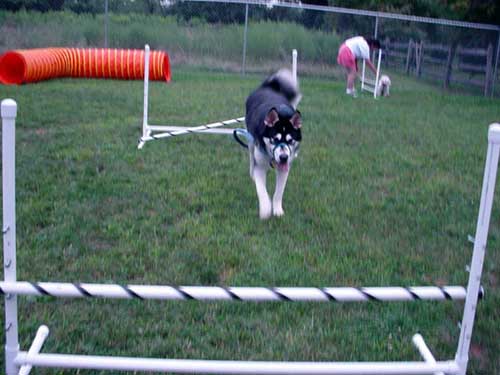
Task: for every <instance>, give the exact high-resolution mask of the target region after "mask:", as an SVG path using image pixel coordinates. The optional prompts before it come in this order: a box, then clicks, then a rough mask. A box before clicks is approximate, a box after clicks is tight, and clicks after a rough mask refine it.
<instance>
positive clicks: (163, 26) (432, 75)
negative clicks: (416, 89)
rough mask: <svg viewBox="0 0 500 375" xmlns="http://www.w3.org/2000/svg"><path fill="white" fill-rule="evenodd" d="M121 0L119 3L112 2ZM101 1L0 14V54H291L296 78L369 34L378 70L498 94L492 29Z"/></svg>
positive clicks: (245, 63)
mask: <svg viewBox="0 0 500 375" xmlns="http://www.w3.org/2000/svg"><path fill="white" fill-rule="evenodd" d="M120 4H121V6H120ZM123 4H125V3H124V2H118V1H113V0H105V1H104V2H103V6H102V13H98V14H93V15H92V14H84V13H82V14H78V15H77V14H73V15H71V14H69V15H68V14H67V13H68V12H65V13H66V16H65V17H63V16H61V15H60V14H57V13H47V14H43V15H42V16H40V17H36V18H33V17H31V16H30V14H27V13H24V14H23V12H19V13H18V14H17V15H15V16H11V17H13V18H16V20H17V21H16V20H13V19H9V17H8V16H4V17H3V18H2V15H1V14H0V28H1V30H0V31H1V32H0V52H2V50H6V49H9V48H34V47H47V46H72V47H74V46H79V47H111V48H143V47H144V44H146V43H148V44H149V45H150V46H151V47H152V48H155V49H163V50H165V51H167V52H168V53H169V55H170V58H171V62H172V66H173V67H174V69H175V67H176V66H195V67H200V68H204V69H211V70H222V71H228V72H239V73H240V72H241V73H243V74H245V73H250V72H252V73H253V72H259V73H267V72H271V71H273V70H275V69H277V68H279V67H282V66H284V65H287V64H288V65H289V64H290V61H291V51H292V50H293V49H297V50H298V52H299V71H300V74H301V75H308V74H310V75H316V76H325V77H337V78H339V79H340V78H341V77H343V72H342V71H341V70H340V69H339V68H338V66H337V64H336V56H337V51H338V48H339V46H340V44H341V43H342V41H343V40H345V39H346V38H348V37H351V36H354V35H365V36H376V37H378V38H379V39H380V40H381V42H382V46H383V49H384V53H383V62H382V68H383V69H384V70H389V71H394V72H398V73H401V74H407V75H409V76H412V77H414V78H415V79H421V80H426V81H428V82H432V83H434V84H437V85H440V86H442V87H444V88H451V89H459V90H464V91H466V92H470V93H475V94H482V95H485V96H494V95H495V96H500V87H499V86H500V85H499V82H498V81H499V69H498V65H499V52H500V51H499V50H500V26H498V25H485V24H475V23H467V22H459V21H450V20H442V19H430V18H423V17H414V16H405V15H397V14H391V13H381V12H372V11H362V10H354V9H346V8H338V7H327V6H314V5H306V4H301V3H300V2H286V3H284V2H280V1H279V0H267V1H261V0H189V1H178V0H135V1H131V2H128V3H127V4H128V5H127V7H123Z"/></svg>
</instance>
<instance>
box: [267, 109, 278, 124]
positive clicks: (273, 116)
mask: <svg viewBox="0 0 500 375" xmlns="http://www.w3.org/2000/svg"><path fill="white" fill-rule="evenodd" d="M278 120H279V116H278V111H276V108H272V109H271V110H270V111H269V112H268V113H267V115H266V118H265V119H264V124H265V125H266V126H269V127H273V126H274V124H276V123H277V122H278Z"/></svg>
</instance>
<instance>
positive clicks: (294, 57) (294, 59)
mask: <svg viewBox="0 0 500 375" xmlns="http://www.w3.org/2000/svg"><path fill="white" fill-rule="evenodd" d="M292 75H293V79H294V81H295V83H297V50H296V49H294V50H293V51H292Z"/></svg>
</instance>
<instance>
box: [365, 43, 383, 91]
mask: <svg viewBox="0 0 500 375" xmlns="http://www.w3.org/2000/svg"><path fill="white" fill-rule="evenodd" d="M381 59H382V49H381V48H379V50H378V57H377V73H376V74H375V80H373V79H371V78H368V75H367V74H366V63H365V60H363V69H362V72H361V91H362V92H363V91H368V92H371V93H373V98H374V99H377V87H378V81H379V79H380V61H381Z"/></svg>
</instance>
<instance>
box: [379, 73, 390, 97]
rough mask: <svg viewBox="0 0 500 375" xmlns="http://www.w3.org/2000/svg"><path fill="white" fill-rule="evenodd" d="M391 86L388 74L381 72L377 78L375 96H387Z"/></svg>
mask: <svg viewBox="0 0 500 375" xmlns="http://www.w3.org/2000/svg"><path fill="white" fill-rule="evenodd" d="M390 88H391V79H390V78H389V76H388V75H385V74H382V76H381V77H380V79H379V80H378V87H377V96H389V95H390Z"/></svg>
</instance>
